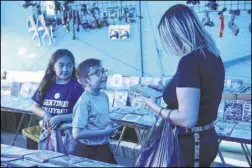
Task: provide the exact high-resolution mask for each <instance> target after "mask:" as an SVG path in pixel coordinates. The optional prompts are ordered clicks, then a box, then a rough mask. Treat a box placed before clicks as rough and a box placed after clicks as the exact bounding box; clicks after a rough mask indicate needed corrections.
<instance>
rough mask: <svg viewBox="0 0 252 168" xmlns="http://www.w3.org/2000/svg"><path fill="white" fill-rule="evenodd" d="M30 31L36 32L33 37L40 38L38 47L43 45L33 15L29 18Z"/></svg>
mask: <svg viewBox="0 0 252 168" xmlns="http://www.w3.org/2000/svg"><path fill="white" fill-rule="evenodd" d="M28 32H34V33H33V35H32V39H33V40H35V39H36V38H38V47H40V46H41V45H42V42H41V38H40V36H39V30H38V27H37V25H36V22H35V20H34V17H33V16H30V17H29V20H28Z"/></svg>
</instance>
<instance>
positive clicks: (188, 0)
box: [186, 0, 200, 5]
mask: <svg viewBox="0 0 252 168" xmlns="http://www.w3.org/2000/svg"><path fill="white" fill-rule="evenodd" d="M186 4H187V5H189V4H192V5H196V4H200V1H199V0H198V1H193V0H187V1H186Z"/></svg>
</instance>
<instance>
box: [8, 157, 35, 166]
mask: <svg viewBox="0 0 252 168" xmlns="http://www.w3.org/2000/svg"><path fill="white" fill-rule="evenodd" d="M7 165H8V166H9V167H38V163H36V162H34V161H30V160H24V159H19V160H14V161H10V162H8V163H7Z"/></svg>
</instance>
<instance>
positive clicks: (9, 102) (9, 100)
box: [1, 94, 33, 145]
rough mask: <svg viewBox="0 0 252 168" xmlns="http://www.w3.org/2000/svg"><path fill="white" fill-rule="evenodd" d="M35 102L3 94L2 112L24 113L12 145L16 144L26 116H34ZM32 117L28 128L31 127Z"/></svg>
mask: <svg viewBox="0 0 252 168" xmlns="http://www.w3.org/2000/svg"><path fill="white" fill-rule="evenodd" d="M32 110H33V101H32V100H31V98H25V97H19V96H12V95H10V94H1V111H5V112H12V113H22V117H21V119H20V121H19V124H18V127H17V129H16V133H15V136H14V139H13V141H12V143H11V145H14V144H15V141H16V138H17V135H18V133H19V131H20V127H21V125H22V123H23V120H24V117H25V115H32V114H33V112H32ZM31 119H32V117H31V116H30V119H29V123H28V127H30V124H31Z"/></svg>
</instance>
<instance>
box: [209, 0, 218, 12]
mask: <svg viewBox="0 0 252 168" xmlns="http://www.w3.org/2000/svg"><path fill="white" fill-rule="evenodd" d="M206 6H207V7H208V8H209V9H211V10H213V11H216V10H217V8H218V6H219V5H218V4H217V3H216V0H210V2H208V3H207V4H206Z"/></svg>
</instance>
